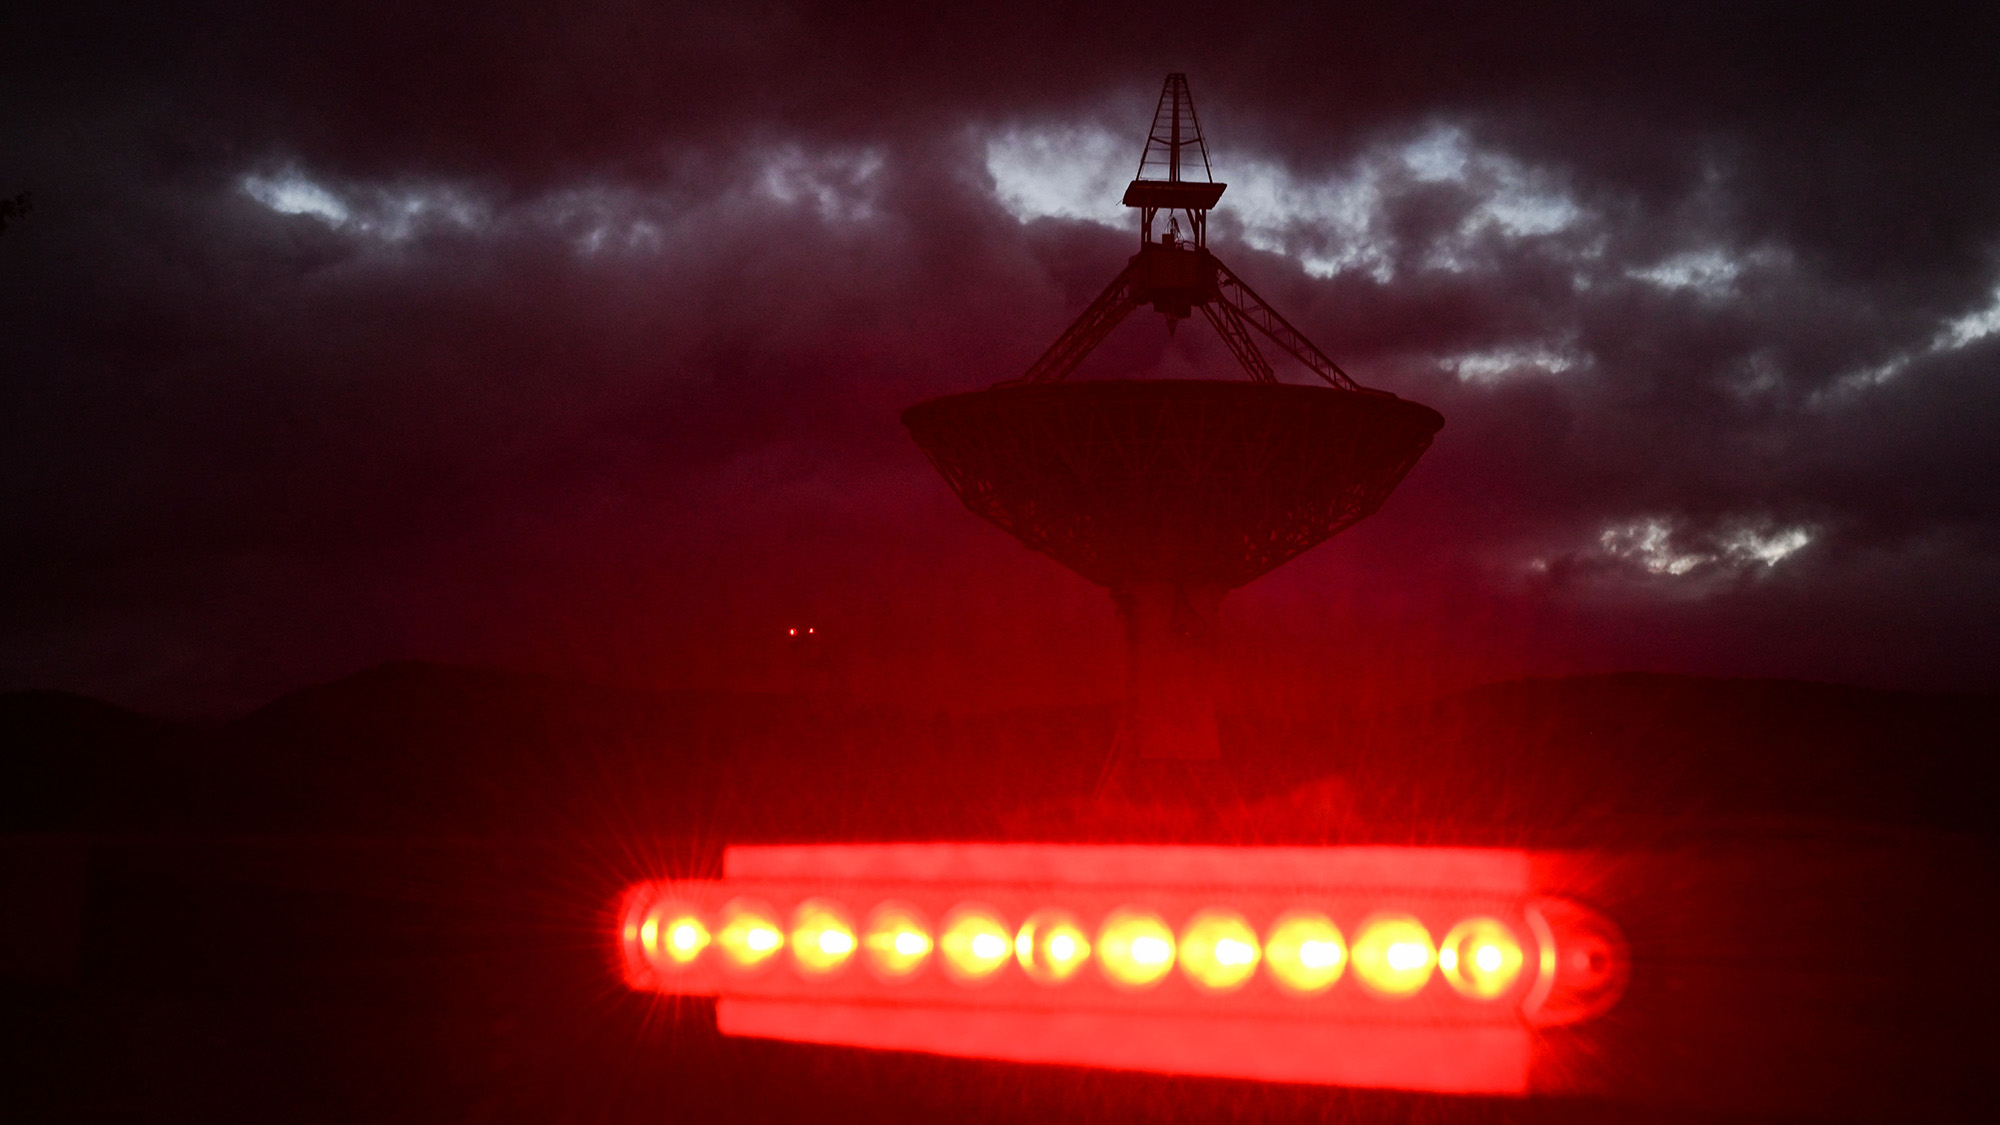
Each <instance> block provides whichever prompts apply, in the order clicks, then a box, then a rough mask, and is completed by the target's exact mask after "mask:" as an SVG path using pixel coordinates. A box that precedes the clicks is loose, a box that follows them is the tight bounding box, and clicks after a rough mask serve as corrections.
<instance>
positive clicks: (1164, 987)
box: [620, 844, 1626, 1094]
mask: <svg viewBox="0 0 2000 1125" xmlns="http://www.w3.org/2000/svg"><path fill="white" fill-rule="evenodd" d="M1535 870H1536V865H1535V861H1534V858H1533V857H1531V856H1530V855H1529V854H1528V853H1526V852H1520V851H1505V850H1487V849H1469V848H1387V847H1363V848H1228V847H1170V846H1153V845H1124V846H1103V845H1060V844H864V845H830V846H791V847H732V848H730V849H728V850H727V851H726V853H725V855H724V859H723V877H722V878H721V879H719V880H690V881H677V882H651V883H642V884H639V885H637V886H634V887H632V888H631V889H630V890H628V891H627V893H626V896H625V901H624V904H623V909H622V913H621V919H622V922H621V935H620V936H621V938H622V941H621V950H622V956H623V963H624V967H625V972H626V978H627V980H628V982H629V983H630V984H631V985H632V987H634V988H639V989H650V990H654V991H658V992H662V993H670V994H678V995H698V996H715V997H718V998H719V999H718V1003H717V1008H716V1020H717V1024H718V1026H719V1027H720V1029H721V1030H722V1031H723V1032H724V1033H725V1034H730V1035H747V1036H760V1037H766V1038H778V1039H789V1040H795V1041H803V1042H814V1043H828V1044H841V1045H847V1046H859V1047H875V1048H882V1049H890V1050H908V1051H926V1052H930V1053H934V1054H946V1055H959V1056H969V1057H979V1058H997V1059H1009V1060H1016V1061H1025V1062H1047V1063H1064V1064H1069V1065H1079V1066H1101V1067H1113V1068H1119V1069H1128V1070H1145V1071H1155V1072H1163V1073H1174V1074H1201V1075H1214V1076H1224V1077H1238V1078H1250V1079H1261V1080H1269V1081H1289V1082H1310V1083H1325V1084H1335V1085H1348V1086H1387V1087H1399V1088H1406V1089H1423V1090H1440V1091H1458V1092H1481V1093H1513V1094H1520V1093H1526V1092H1527V1091H1528V1089H1529V1076H1530V1069H1531V1063H1532V1061H1533V1042H1534V1037H1533V1035H1532V1029H1533V1028H1534V1027H1537V1026H1546V1025H1549V1024H1554V1023H1568V1022H1574V1021H1577V1020H1580V1019H1585V1018H1588V1017H1590V1016H1593V1015H1596V1014H1598V1013H1600V1012H1602V1011H1604V1010H1605V1009H1606V1008H1608V1007H1610V1005H1611V1004H1612V1003H1614V1002H1615V1001H1616V999H1617V996H1618V993H1619V991H1620V989H1621V988H1622V985H1623V981H1624V978H1625V971H1626V970H1625V962H1626V958H1625V955H1624V945H1623V942H1622V940H1621V939H1620V937H1619V935H1618V932H1617V929H1616V928H1615V927H1614V926H1612V925H1611V923H1610V922H1608V921H1607V920H1605V919H1604V918H1603V917H1601V916H1600V915H1597V914H1595V913H1594V912H1592V911H1590V910H1588V909H1586V908H1584V907H1581V906H1578V905H1576V904H1575V903H1572V902H1569V901H1567V900H1564V899H1560V898H1553V897H1547V896H1543V895H1538V894H1537V893H1536V892H1535V877H1534V876H1535Z"/></svg>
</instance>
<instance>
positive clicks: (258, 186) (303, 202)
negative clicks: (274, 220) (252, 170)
mask: <svg viewBox="0 0 2000 1125" xmlns="http://www.w3.org/2000/svg"><path fill="white" fill-rule="evenodd" d="M241 187H242V188H243V194H245V195H247V196H249V197H250V198H252V199H254V200H256V201H257V202H259V203H262V204H263V205H264V206H266V207H269V208H270V209H271V210H273V211H276V212H278V213H279V214H281V215H311V216H312V217H313V218H316V219H320V220H323V221H324V222H326V223H328V224H330V225H333V226H340V225H341V224H342V223H345V222H346V221H347V218H348V210H347V204H345V203H342V202H341V201H340V197H339V196H337V195H335V194H333V193H332V192H330V191H328V190H326V189H325V188H323V187H321V186H319V185H318V184H316V183H314V182H312V181H311V180H308V179H306V178H305V177H304V176H302V175H300V174H299V173H298V172H295V171H288V172H283V173H280V174H278V175H275V176H254V175H253V176H245V177H243V181H242V184H241Z"/></svg>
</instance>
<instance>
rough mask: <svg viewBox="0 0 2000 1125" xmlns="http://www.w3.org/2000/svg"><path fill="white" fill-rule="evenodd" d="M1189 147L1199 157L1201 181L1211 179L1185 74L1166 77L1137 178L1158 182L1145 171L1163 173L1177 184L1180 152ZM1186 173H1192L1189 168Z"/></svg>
mask: <svg viewBox="0 0 2000 1125" xmlns="http://www.w3.org/2000/svg"><path fill="white" fill-rule="evenodd" d="M1190 146H1192V147H1193V148H1194V150H1195V151H1196V152H1198V153H1200V154H1201V178H1202V179H1204V180H1213V179H1214V178H1215V172H1214V170H1213V169H1212V168H1210V167H1209V163H1208V146H1207V145H1206V144H1203V143H1202V139H1201V122H1200V121H1199V120H1197V119H1196V118H1195V115H1194V95H1193V94H1190V93H1188V84H1187V75H1185V74H1169V75H1167V84H1166V87H1165V88H1164V89H1162V90H1161V91H1160V105H1159V108H1157V109H1155V110H1154V111H1153V131H1152V132H1151V133H1149V134H1147V136H1146V151H1145V152H1144V153H1141V154H1140V156H1139V175H1138V177H1137V178H1138V179H1141V180H1158V179H1160V178H1161V177H1159V176H1148V175H1147V174H1146V171H1147V169H1154V170H1158V171H1164V172H1166V177H1165V178H1166V180H1167V182H1168V183H1179V182H1180V181H1181V179H1182V176H1181V169H1182V167H1183V164H1182V158H1181V151H1182V150H1183V149H1186V148H1188V147H1190ZM1188 170H1189V171H1193V167H1192V165H1189V166H1188Z"/></svg>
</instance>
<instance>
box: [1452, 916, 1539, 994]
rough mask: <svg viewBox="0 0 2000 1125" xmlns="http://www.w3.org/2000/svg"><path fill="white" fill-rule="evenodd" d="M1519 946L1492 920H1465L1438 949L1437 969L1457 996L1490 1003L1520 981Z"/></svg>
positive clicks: (1507, 931) (1503, 927)
mask: <svg viewBox="0 0 2000 1125" xmlns="http://www.w3.org/2000/svg"><path fill="white" fill-rule="evenodd" d="M1522 961H1523V956H1522V953H1521V943H1520V942H1519V941H1516V940H1515V939H1514V931H1512V930H1510V929H1508V928H1507V927H1506V925H1505V924H1504V923H1502V922H1500V921H1499V920H1498V919H1494V918H1468V919H1466V920H1465V921H1463V922H1460V923H1459V924H1458V925H1456V926H1453V927H1452V928H1451V932H1450V933H1448V934H1446V935H1445V937H1444V944H1443V945H1442V946H1440V947H1439V949H1438V968H1440V969H1443V970H1444V979H1445V980H1447V981H1450V982H1451V986H1452V987H1453V988H1454V989H1457V990H1458V992H1459V994H1460V995H1463V996H1470V997H1472V998H1474V999H1476V1000H1491V999H1493V998H1495V997H1497V996H1499V995H1501V994H1502V993H1504V992H1506V991H1507V989H1508V988H1510V987H1512V985H1513V984H1514V982H1515V981H1516V980H1518V979H1520V976H1521V963H1522Z"/></svg>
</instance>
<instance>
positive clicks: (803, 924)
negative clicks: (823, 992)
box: [792, 898, 855, 977]
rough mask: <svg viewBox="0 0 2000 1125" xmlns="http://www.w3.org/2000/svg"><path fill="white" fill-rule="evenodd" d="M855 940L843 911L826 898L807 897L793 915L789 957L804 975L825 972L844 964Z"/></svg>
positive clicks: (826, 973)
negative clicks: (790, 956)
mask: <svg viewBox="0 0 2000 1125" xmlns="http://www.w3.org/2000/svg"><path fill="white" fill-rule="evenodd" d="M854 944H855V943H854V927H853V925H852V924H850V923H849V922H848V920H847V913H846V911H844V910H842V909H841V908H840V907H839V906H836V905H835V904H833V903H831V902H828V901H826V900H825V899H819V898H813V899H807V900H806V901H804V902H802V903H800V904H799V908H798V910H797V912H795V913H794V914H793V915H792V960H793V961H794V962H796V963H797V964H798V967H799V972H800V973H802V974H804V975H806V976H809V977H813V976H827V975H830V974H832V973H836V972H839V971H840V970H841V969H843V968H846V967H847V959H848V958H849V957H852V956H854Z"/></svg>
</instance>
